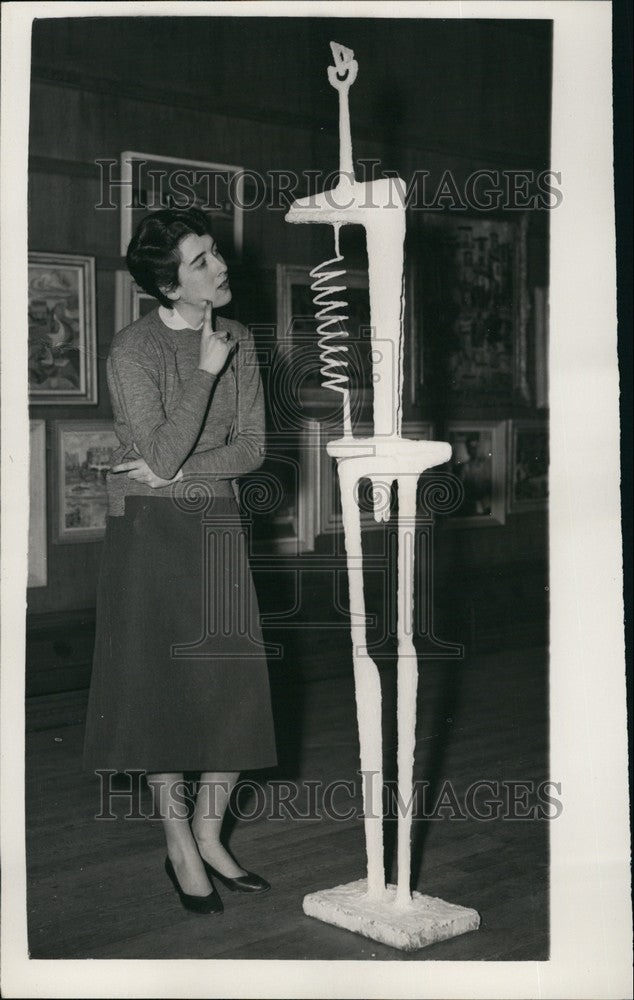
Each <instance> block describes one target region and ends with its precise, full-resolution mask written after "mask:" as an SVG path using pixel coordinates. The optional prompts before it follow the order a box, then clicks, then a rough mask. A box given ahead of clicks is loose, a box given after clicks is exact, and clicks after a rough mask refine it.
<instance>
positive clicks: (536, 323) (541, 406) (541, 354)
mask: <svg viewBox="0 0 634 1000" xmlns="http://www.w3.org/2000/svg"><path fill="white" fill-rule="evenodd" d="M533 298H534V307H533V330H534V335H535V406H536V407H537V409H538V410H545V409H547V407H548V289H547V288H535V290H534V293H533Z"/></svg>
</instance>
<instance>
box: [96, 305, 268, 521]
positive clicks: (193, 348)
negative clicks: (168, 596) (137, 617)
mask: <svg viewBox="0 0 634 1000" xmlns="http://www.w3.org/2000/svg"><path fill="white" fill-rule="evenodd" d="M216 329H225V330H229V331H231V333H232V335H233V337H234V338H235V339H236V340H237V341H238V346H237V347H236V349H235V351H234V354H233V356H232V359H231V362H230V364H228V365H226V366H225V368H224V369H223V371H222V372H221V373H220V375H219V376H215V375H211V374H210V373H209V372H206V371H203V370H202V368H199V367H198V364H199V350H200V337H201V332H200V330H192V329H184V330H172V329H170V327H168V326H166V325H165V323H163V321H162V320H161V318H160V316H159V311H158V309H155V310H153V311H152V312H150V313H148V314H147V315H146V316H143V317H142V318H141V319H138V320H136V321H135V322H134V323H131V324H130V326H127V327H126V328H125V329H123V330H120V331H119V333H117V334H115V337H114V339H113V342H112V347H111V349H110V353H109V355H108V360H107V363H106V369H107V376H108V388H109V390H110V398H111V402H112V410H113V414H114V429H115V432H116V435H117V437H118V438H119V441H120V442H121V443H120V446H119V447H118V448H117V450H116V451H115V452H114V454H113V456H112V464H113V465H117V464H118V463H119V462H124V461H128V460H130V459H132V458H134V457H138V456H139V455H141V456H142V457H143V458H144V459H145V461H146V462H147V464H148V465H149V467H150V468H151V469H152V471H153V472H155V473H156V475H157V476H160V477H161V478H162V479H172V478H173V477H174V476H175V475H176V473H177V472H178V470H179V469H181V468H182V470H183V479H182V480H179V481H178V482H177V483H174V484H170V485H169V486H163V487H159V488H158V489H152V488H151V487H150V486H148V485H147V484H145V483H140V482H137V481H135V480H132V479H128V475H127V473H126V472H119V473H112V472H109V473H108V476H107V488H108V514H110V515H113V516H120V515H122V514H123V513H124V507H125V498H126V496H130V495H134V496H139V495H141V496H150V495H151V496H155V497H157V496H163V497H167V498H171V497H174V496H179V495H182V494H183V491H185V490H186V489H187V486H188V484H190V485H191V481H192V480H193V479H196V480H200V479H201V477H204V478H205V480H206V481H208V482H210V483H211V484H213V491H214V494H215V495H217V496H233V495H234V491H235V490H236V489H237V486H236V484H235V483H234V482H233V481H234V480H235V479H236V477H237V476H242V475H244V474H245V473H247V472H252V471H253V470H254V469H257V468H259V466H260V465H261V464H262V462H263V460H264V395H263V391H262V383H261V381H260V372H259V369H258V363H257V356H256V351H255V344H254V341H253V336H252V335H251V334H250V333H249V331H248V330H246V329H245V328H244V327H243V326H242V325H241V324H240V323H236V322H235V320H229V319H218V320H217V321H216ZM135 446H136V448H137V451H135Z"/></svg>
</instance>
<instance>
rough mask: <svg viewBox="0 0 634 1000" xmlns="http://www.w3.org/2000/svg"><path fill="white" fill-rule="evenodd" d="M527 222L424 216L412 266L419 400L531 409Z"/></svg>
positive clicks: (453, 215) (414, 373)
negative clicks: (516, 406) (437, 399)
mask: <svg viewBox="0 0 634 1000" xmlns="http://www.w3.org/2000/svg"><path fill="white" fill-rule="evenodd" d="M527 232H528V216H527V214H526V213H521V214H520V215H519V216H518V217H517V218H516V219H508V218H504V219H499V218H496V217H486V216H485V217H478V218H476V217H472V216H471V217H470V216H466V215H462V214H457V213H437V214H436V213H429V212H427V213H425V214H424V217H423V221H422V227H421V239H420V240H419V241H418V244H417V251H416V256H415V258H414V259H413V261H412V263H411V265H410V266H411V277H410V289H413V290H412V291H411V292H410V294H411V296H412V299H413V302H412V307H413V310H414V312H413V313H412V316H413V324H412V326H413V329H414V330H415V332H416V335H415V338H414V341H415V342H414V343H413V344H412V378H413V385H412V393H413V396H414V402H415V403H420V402H421V401H422V400H423V397H425V396H427V395H428V394H429V393H433V395H434V398H442V399H449V400H450V401H451V402H452V403H455V404H462V405H479V406H494V405H495V406H499V405H505V404H510V403H516V404H523V405H528V404H530V403H531V401H532V393H531V385H530V382H531V380H530V378H529V371H528V321H529V316H530V312H531V304H530V301H529V294H528V286H527V267H528V265H527Z"/></svg>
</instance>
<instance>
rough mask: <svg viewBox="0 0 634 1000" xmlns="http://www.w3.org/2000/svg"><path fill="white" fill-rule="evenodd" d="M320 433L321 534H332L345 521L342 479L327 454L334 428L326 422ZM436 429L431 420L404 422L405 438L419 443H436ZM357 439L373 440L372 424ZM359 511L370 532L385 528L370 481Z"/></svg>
mask: <svg viewBox="0 0 634 1000" xmlns="http://www.w3.org/2000/svg"><path fill="white" fill-rule="evenodd" d="M316 427H317V434H318V438H317V440H318V442H319V447H318V456H319V485H320V490H319V493H320V497H319V523H318V528H317V532H318V534H324V535H332V534H335V533H336V532H339V531H341V532H342V531H343V521H342V514H341V492H340V489H339V477H338V474H337V465H336V462H335V460H334V459H333V458H331V457H330V455H329V454H328V452H327V451H326V442H327V441H329V440H331V439H332V436H333V434H332V428H329V427H327V426H326V424H325V423H317V422H316ZM433 434H434V428H433V424H432V423H430V422H429V421H407V422H404V423H403V427H402V435H403V437H404V438H411V439H413V440H416V441H431V440H433ZM354 435H355V437H371V436H372V424H371V423H360V424H358V425H356V426H355V428H354ZM357 501H358V505H359V509H360V511H361V515H362V524H363V527H364V528H365V529H366V530H372V529H374V528H381V526H382V522H380V521H376V520H375V518H374V505H373V502H372V496H371V489H370V481H369V480H363V482H362V484H360V488H359V492H358V497H357Z"/></svg>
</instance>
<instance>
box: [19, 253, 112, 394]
mask: <svg viewBox="0 0 634 1000" xmlns="http://www.w3.org/2000/svg"><path fill="white" fill-rule="evenodd" d="M28 323H29V350H28V368H29V401H30V402H31V403H32V404H38V405H41V406H68V405H72V404H80V405H86V404H90V405H94V404H95V403H96V402H97V349H96V318H95V259H94V257H89V256H85V255H83V254H68V253H43V252H39V251H29V255H28Z"/></svg>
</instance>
